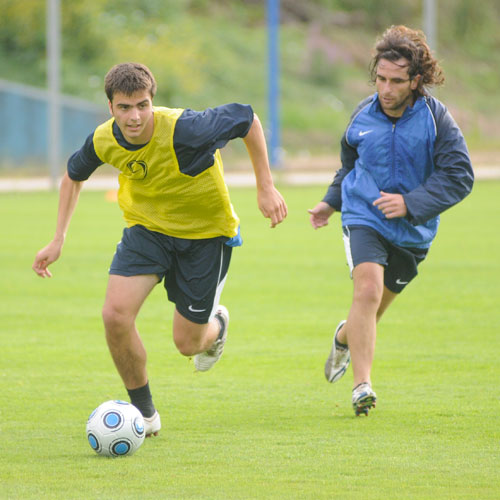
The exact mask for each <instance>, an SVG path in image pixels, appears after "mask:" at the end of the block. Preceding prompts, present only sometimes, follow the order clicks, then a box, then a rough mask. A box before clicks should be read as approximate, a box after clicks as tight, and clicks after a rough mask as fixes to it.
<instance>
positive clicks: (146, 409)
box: [127, 381, 156, 418]
mask: <svg viewBox="0 0 500 500" xmlns="http://www.w3.org/2000/svg"><path fill="white" fill-rule="evenodd" d="M127 392H128V395H129V397H130V402H131V403H132V404H133V405H134V406H135V407H136V408H138V409H139V411H140V412H141V413H142V416H143V417H146V418H149V417H152V416H153V415H154V413H155V411H156V408H155V405H154V404H153V396H152V395H151V391H150V390H149V381H148V382H146V385H145V386H143V387H139V388H137V389H127Z"/></svg>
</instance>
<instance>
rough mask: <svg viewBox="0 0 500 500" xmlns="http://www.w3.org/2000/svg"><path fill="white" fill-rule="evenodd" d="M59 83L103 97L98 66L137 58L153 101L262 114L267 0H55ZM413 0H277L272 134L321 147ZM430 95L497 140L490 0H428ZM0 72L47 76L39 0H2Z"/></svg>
mask: <svg viewBox="0 0 500 500" xmlns="http://www.w3.org/2000/svg"><path fill="white" fill-rule="evenodd" d="M61 4H62V38H63V39H62V45H63V54H62V57H63V60H62V67H61V69H62V89H63V92H64V93H66V94H70V95H74V96H78V97H81V98H85V99H88V100H90V101H92V102H95V103H102V104H103V105H104V104H105V98H104V92H103V88H102V87H103V77H104V75H105V73H106V72H107V70H108V69H109V68H110V67H111V66H112V65H114V64H116V63H118V62H124V61H140V62H143V63H144V64H146V65H148V66H149V67H150V68H151V69H152V70H153V72H154V74H155V76H156V79H157V82H158V94H157V97H156V98H155V103H156V104H157V105H166V106H169V107H191V108H194V109H203V108H205V107H208V106H215V105H218V104H222V103H226V102H231V101H239V102H245V103H250V104H252V105H253V107H254V109H255V111H256V112H257V113H258V114H259V115H260V116H261V118H262V119H263V120H264V122H265V121H266V119H267V116H266V115H267V25H266V2H265V0H239V1H238V0H218V1H217V2H213V1H210V0H169V1H168V2H167V1H164V0H90V1H86V0H71V1H70V0H61ZM422 4H423V0H399V1H398V2H393V1H392V0H308V1H306V2H304V1H303V0H282V1H281V30H280V55H281V81H280V87H281V93H282V97H281V117H282V142H283V147H284V150H285V152H286V153H287V154H290V155H301V154H305V155H307V154H314V155H318V154H331V153H333V152H336V151H337V150H338V143H339V140H340V137H341V135H342V132H343V130H344V128H345V126H346V124H347V121H348V119H349V116H350V114H351V112H352V110H353V107H354V106H355V105H356V104H357V102H359V101H360V100H361V99H362V98H363V97H364V96H366V95H368V94H370V93H372V92H373V87H371V85H370V84H369V83H368V64H369V61H370V57H371V50H372V47H373V45H374V43H375V39H376V37H377V36H378V35H380V34H381V32H382V31H383V30H385V29H386V28H387V27H388V26H390V25H392V24H406V25H407V26H410V27H412V28H418V29H421V28H422ZM436 4H437V8H438V26H437V47H435V49H436V55H437V57H438V59H439V60H440V61H441V64H442V66H443V68H444V70H445V75H446V82H445V86H444V87H443V88H441V89H436V90H435V91H434V94H435V95H436V96H437V97H438V98H440V99H442V100H443V101H444V102H445V104H446V105H447V106H448V107H449V108H450V110H451V111H452V113H453V115H454V117H455V119H456V120H457V121H458V122H459V124H460V126H461V127H462V129H463V130H464V133H465V134H466V136H467V139H468V142H469V146H470V147H471V148H476V149H481V150H500V139H499V138H500V120H499V119H498V116H499V114H500V99H499V98H498V97H497V94H498V89H499V88H500V30H499V29H498V25H499V21H500V2H499V1H498V0H482V1H481V2H471V1H469V0H438V1H437V2H436ZM0 12H1V13H2V15H1V16H0V63H1V64H0V78H3V79H7V80H11V81H15V82H21V83H25V84H29V85H34V86H37V87H41V88H43V87H46V80H47V78H46V52H45V50H46V34H45V19H46V1H45V0H23V1H19V0H0Z"/></svg>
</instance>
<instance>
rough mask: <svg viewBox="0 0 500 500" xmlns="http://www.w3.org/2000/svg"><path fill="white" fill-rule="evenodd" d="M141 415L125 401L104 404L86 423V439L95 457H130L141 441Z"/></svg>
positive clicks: (142, 430) (142, 440) (142, 434)
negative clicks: (96, 455) (96, 454)
mask: <svg viewBox="0 0 500 500" xmlns="http://www.w3.org/2000/svg"><path fill="white" fill-rule="evenodd" d="M144 436H145V434H144V419H143V417H142V415H141V412H140V411H139V410H138V409H137V408H136V407H135V406H133V405H131V404H130V403H127V402H125V401H118V400H116V401H106V402H105V403H102V404H101V405H99V406H98V407H97V408H96V409H95V410H94V411H93V412H92V413H91V414H90V416H89V419H88V420H87V439H88V441H89V444H90V446H91V448H92V449H93V450H94V451H95V452H96V453H98V454H99V455H105V456H108V457H120V456H124V455H132V454H133V453H135V452H136V451H137V449H138V448H139V447H140V446H141V444H142V443H143V442H144Z"/></svg>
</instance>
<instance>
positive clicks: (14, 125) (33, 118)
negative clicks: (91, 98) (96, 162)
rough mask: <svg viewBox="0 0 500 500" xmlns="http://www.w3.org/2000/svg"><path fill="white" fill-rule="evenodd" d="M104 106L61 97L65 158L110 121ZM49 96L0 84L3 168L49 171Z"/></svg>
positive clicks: (11, 85)
mask: <svg viewBox="0 0 500 500" xmlns="http://www.w3.org/2000/svg"><path fill="white" fill-rule="evenodd" d="M103 102H104V104H103V106H102V107H99V106H97V105H95V104H93V103H90V102H87V101H84V100H82V99H77V98H74V97H70V96H61V150H62V151H61V156H62V160H63V161H64V162H66V159H67V157H68V156H69V155H70V154H72V153H73V152H74V151H75V150H77V149H78V148H80V147H81V146H82V144H83V142H84V141H85V139H86V137H87V136H88V135H89V134H90V133H91V132H92V131H93V130H94V129H95V127H96V126H97V125H99V124H100V123H102V122H103V121H105V120H106V119H108V118H109V115H108V114H107V108H106V105H105V101H104V98H103ZM48 109H49V107H48V93H47V92H46V91H44V90H41V89H38V88H35V87H29V86H26V85H19V84H15V83H10V82H6V81H2V80H0V168H2V169H6V168H8V169H16V168H22V167H25V166H29V167H33V166H40V167H41V168H44V169H45V168H47V163H48V159H47V158H48V149H49V148H48Z"/></svg>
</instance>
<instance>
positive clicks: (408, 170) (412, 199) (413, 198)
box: [323, 94, 474, 248]
mask: <svg viewBox="0 0 500 500" xmlns="http://www.w3.org/2000/svg"><path fill="white" fill-rule="evenodd" d="M341 162H342V168H340V169H339V170H338V171H337V173H336V175H335V178H334V180H333V183H332V184H331V186H330V187H329V189H328V192H327V194H326V195H325V197H324V198H323V201H325V202H326V203H328V204H329V205H330V206H332V207H333V208H335V209H336V210H342V225H343V226H348V225H364V226H370V227H372V228H373V229H375V230H376V231H378V232H379V233H380V234H381V235H382V236H383V237H384V238H386V239H387V240H389V241H390V242H392V243H393V244H395V245H397V246H401V247H413V248H428V247H429V246H430V245H431V243H432V240H433V239H434V237H435V236H436V232H437V228H438V224H439V214H440V213H441V212H443V211H444V210H446V209H448V208H450V207H451V206H453V205H455V204H456V203H458V202H459V201H461V200H462V199H463V198H465V197H466V196H467V195H468V194H469V193H470V191H471V189H472V184H473V182H474V174H473V171H472V165H471V162H470V157H469V152H468V150H467V145H466V144H465V139H464V137H463V135H462V132H461V131H460V129H459V128H458V126H457V124H456V123H455V121H454V120H453V118H452V117H451V115H450V113H449V112H448V110H447V109H446V107H445V106H444V105H443V104H442V103H441V102H440V101H438V100H437V99H435V98H434V97H431V96H421V97H419V98H417V99H416V101H415V103H414V105H413V107H410V106H409V107H407V108H406V110H405V112H404V113H403V115H402V116H401V118H399V119H398V120H397V121H396V122H395V123H393V122H392V121H391V120H390V119H389V117H388V116H387V115H386V114H385V113H383V111H382V109H381V107H380V103H379V100H378V94H374V95H372V96H370V97H368V98H367V99H365V100H364V101H363V102H361V103H360V104H359V106H358V107H357V108H356V110H355V111H354V113H353V115H352V117H351V120H350V122H349V125H348V126H347V129H346V131H345V133H344V136H343V137H342V141H341ZM380 191H385V192H387V193H399V194H402V195H403V197H404V200H405V203H406V207H407V211H408V214H407V216H406V217H404V218H395V219H387V218H386V217H385V216H384V214H383V213H382V212H381V211H380V210H379V209H378V208H377V207H374V206H373V202H374V201H375V200H376V199H377V198H380V196H381V195H380Z"/></svg>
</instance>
